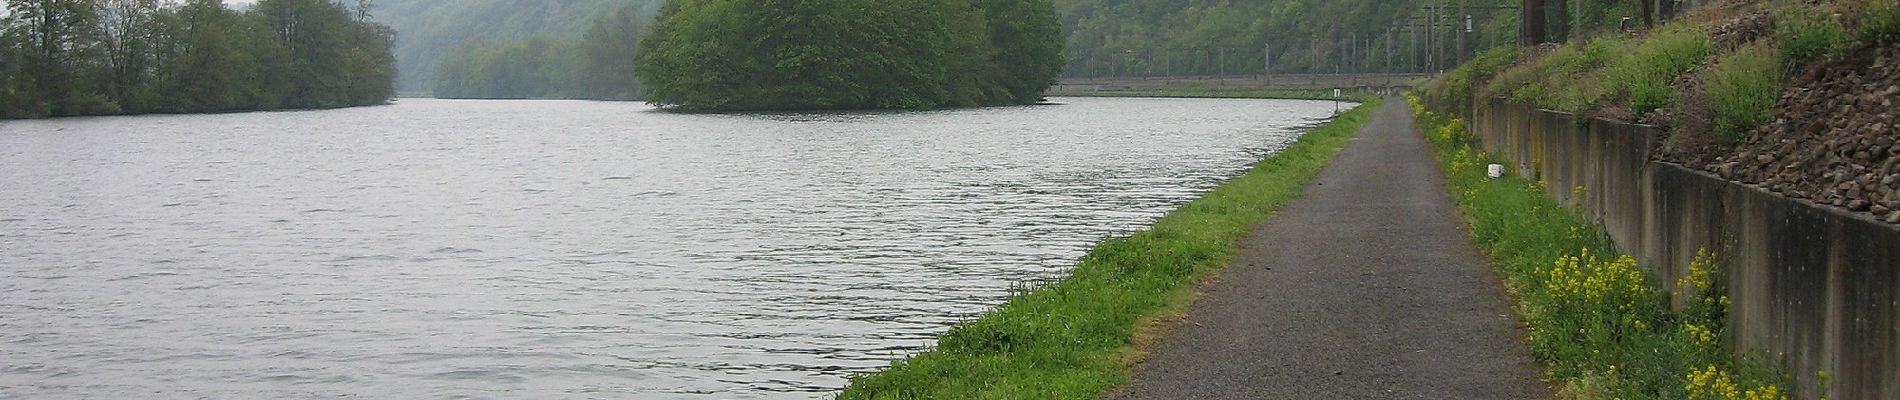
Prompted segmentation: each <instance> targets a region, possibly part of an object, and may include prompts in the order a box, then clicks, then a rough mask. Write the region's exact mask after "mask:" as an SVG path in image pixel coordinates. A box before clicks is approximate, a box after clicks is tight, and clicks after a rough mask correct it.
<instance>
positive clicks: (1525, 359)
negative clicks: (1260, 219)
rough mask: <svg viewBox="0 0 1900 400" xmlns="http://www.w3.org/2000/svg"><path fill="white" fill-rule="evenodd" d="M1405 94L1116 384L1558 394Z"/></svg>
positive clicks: (1148, 391)
mask: <svg viewBox="0 0 1900 400" xmlns="http://www.w3.org/2000/svg"><path fill="white" fill-rule="evenodd" d="M1464 229H1465V228H1464V226H1463V222H1462V221H1460V220H1459V219H1458V217H1457V214H1456V209H1455V205H1454V203H1453V201H1452V199H1451V198H1450V196H1449V195H1447V194H1446V193H1445V188H1444V177H1443V175H1442V172H1440V170H1439V169H1438V166H1437V164H1435V163H1434V162H1433V161H1432V159H1431V155H1430V149H1429V147H1427V145H1426V144H1425V142H1424V140H1423V138H1421V137H1420V136H1419V135H1418V134H1416V133H1414V131H1413V125H1412V116H1411V114H1410V111H1409V110H1407V108H1406V106H1405V102H1404V101H1402V100H1398V99H1392V100H1388V101H1386V102H1385V105H1384V107H1383V108H1380V109H1379V110H1377V111H1376V112H1375V113H1374V117H1373V120H1372V121H1371V122H1369V123H1368V124H1367V125H1366V126H1365V127H1364V128H1363V130H1362V131H1361V132H1360V136H1359V138H1358V139H1356V140H1355V141H1354V142H1353V143H1352V144H1350V145H1348V146H1347V147H1346V149H1345V150H1343V151H1341V152H1340V154H1339V158H1338V159H1336V160H1334V162H1333V164H1332V165H1331V166H1329V167H1327V169H1326V170H1325V171H1324V172H1322V173H1321V175H1320V177H1319V178H1318V179H1316V180H1315V181H1314V182H1313V184H1312V186H1310V187H1308V188H1307V194H1306V195H1305V197H1302V198H1300V199H1299V200H1296V201H1294V202H1292V203H1290V204H1287V205H1286V206H1285V207H1284V208H1282V209H1280V211H1279V213H1278V214H1277V215H1275V216H1274V217H1273V218H1271V219H1269V220H1268V221H1267V222H1266V223H1265V224H1264V225H1262V226H1260V227H1259V228H1258V229H1257V230H1256V231H1255V232H1254V233H1253V234H1252V235H1251V236H1250V237H1248V238H1247V239H1246V242H1245V243H1244V244H1243V245H1242V249H1241V252H1240V255H1239V256H1238V257H1237V258H1236V259H1235V260H1234V264H1233V265H1231V266H1229V267H1228V268H1227V269H1226V270H1225V271H1224V272H1223V273H1222V276H1221V278H1220V279H1219V280H1218V281H1216V282H1214V283H1212V284H1210V285H1208V287H1206V288H1205V289H1206V294H1205V296H1203V297H1202V298H1201V299H1200V300H1199V301H1198V302H1196V303H1195V304H1194V306H1193V307H1191V308H1190V310H1189V315H1188V320H1187V322H1186V323H1184V324H1182V325H1181V327H1180V328H1177V329H1176V330H1174V331H1173V332H1170V333H1169V335H1168V337H1167V339H1165V340H1164V341H1163V342H1162V343H1161V344H1160V345H1159V346H1157V348H1155V349H1153V353H1152V354H1150V357H1149V359H1148V361H1146V362H1144V363H1143V364H1142V365H1140V366H1138V367H1136V368H1135V372H1134V376H1133V378H1132V380H1131V382H1130V384H1129V385H1128V386H1126V387H1124V388H1122V389H1121V390H1120V391H1118V392H1116V393H1114V394H1112V395H1110V396H1109V397H1110V398H1113V399H1531V398H1550V397H1551V394H1550V392H1549V389H1548V388H1547V386H1546V385H1545V384H1543V383H1542V382H1541V381H1540V379H1541V378H1542V374H1543V372H1542V371H1543V370H1542V366H1541V365H1540V364H1539V363H1537V362H1536V361H1535V360H1534V359H1532V358H1531V357H1530V355H1529V349H1528V346H1527V345H1526V344H1525V342H1524V332H1522V330H1521V328H1520V323H1519V321H1518V319H1517V317H1516V315H1515V314H1514V313H1513V312H1512V311H1511V310H1510V308H1509V307H1508V305H1507V299H1506V295H1505V291H1504V288H1503V287H1502V286H1501V284H1500V283H1499V282H1498V279H1497V277H1496V275H1495V274H1494V273H1493V272H1492V271H1491V270H1490V267H1489V266H1488V265H1487V264H1486V263H1485V260H1484V258H1483V257H1482V256H1481V255H1480V254H1479V252H1478V250H1477V249H1476V248H1475V247H1473V246H1472V244H1471V243H1470V240H1469V239H1468V238H1467V236H1466V232H1465V230H1464Z"/></svg>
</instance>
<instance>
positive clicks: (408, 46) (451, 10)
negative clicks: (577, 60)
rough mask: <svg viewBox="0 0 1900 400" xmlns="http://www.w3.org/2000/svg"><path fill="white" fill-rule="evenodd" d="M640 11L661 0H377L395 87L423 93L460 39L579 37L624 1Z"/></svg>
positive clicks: (656, 7)
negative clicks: (389, 38) (391, 46)
mask: <svg viewBox="0 0 1900 400" xmlns="http://www.w3.org/2000/svg"><path fill="white" fill-rule="evenodd" d="M630 3H631V4H639V7H640V9H641V10H642V11H643V13H644V15H645V16H648V17H651V16H652V15H653V14H656V13H658V12H659V9H660V6H661V5H662V4H664V3H665V1H664V0H532V1H525V0H453V1H443V0H378V1H377V2H376V3H375V4H376V5H375V8H373V9H372V13H373V14H374V15H375V18H376V21H377V22H381V23H383V24H386V25H389V27H390V28H393V29H395V30H396V47H395V52H396V69H397V78H396V89H397V91H399V92H401V93H403V94H411V95H416V94H427V93H429V91H430V88H431V85H432V83H433V81H434V75H435V71H436V66H437V64H439V63H440V62H441V60H442V57H443V55H445V54H447V53H448V52H449V51H450V50H452V49H454V48H456V46H457V45H459V44H462V43H463V42H464V41H470V40H487V41H491V42H518V41H523V40H527V39H528V38H531V37H534V36H537V35H538V36H543V37H548V38H568V37H575V36H579V35H580V34H581V32H583V31H585V30H586V29H587V28H588V27H589V26H591V25H592V24H593V23H594V21H595V20H596V19H598V18H600V17H602V16H607V15H611V14H612V13H613V12H614V10H616V9H619V8H620V7H621V6H623V5H626V4H630Z"/></svg>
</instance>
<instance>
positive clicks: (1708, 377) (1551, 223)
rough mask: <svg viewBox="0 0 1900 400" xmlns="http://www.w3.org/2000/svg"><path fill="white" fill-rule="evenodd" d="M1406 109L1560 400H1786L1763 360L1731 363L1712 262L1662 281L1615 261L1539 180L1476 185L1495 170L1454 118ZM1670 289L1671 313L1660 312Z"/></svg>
mask: <svg viewBox="0 0 1900 400" xmlns="http://www.w3.org/2000/svg"><path fill="white" fill-rule="evenodd" d="M1412 102H1413V107H1414V108H1413V112H1414V113H1416V114H1417V115H1418V120H1419V124H1420V129H1421V131H1423V132H1424V133H1425V135H1426V136H1427V137H1428V138H1429V139H1430V140H1431V141H1432V142H1433V145H1434V151H1435V153H1436V154H1437V156H1438V159H1439V161H1440V164H1441V166H1442V167H1443V168H1444V169H1445V173H1446V176H1447V178H1448V180H1449V183H1450V184H1449V185H1448V186H1449V187H1448V190H1450V191H1451V192H1452V193H1453V195H1454V196H1455V197H1456V198H1457V199H1458V202H1459V205H1460V208H1461V209H1462V211H1463V214H1464V216H1465V217H1466V218H1467V219H1468V220H1469V223H1470V226H1471V237H1472V239H1473V241H1475V242H1476V243H1477V245H1478V246H1479V247H1480V248H1482V249H1483V250H1484V252H1485V253H1486V254H1487V255H1489V256H1490V257H1491V259H1492V264H1493V266H1494V267H1495V268H1497V270H1498V272H1499V273H1500V275H1503V276H1504V278H1505V281H1506V286H1507V287H1508V288H1509V289H1510V291H1511V293H1512V294H1513V296H1514V297H1515V299H1516V300H1517V305H1516V309H1517V311H1518V313H1520V314H1521V315H1522V316H1523V317H1524V319H1525V320H1526V321H1527V322H1528V324H1529V328H1530V342H1531V349H1532V352H1533V354H1534V355H1535V356H1536V357H1537V358H1538V359H1540V360H1542V361H1543V362H1544V363H1546V364H1547V365H1548V367H1549V373H1550V378H1551V380H1552V382H1553V384H1554V385H1556V386H1557V387H1558V388H1559V393H1558V394H1559V397H1564V398H1577V399H1609V398H1620V399H1781V398H1785V395H1787V394H1788V392H1789V390H1787V389H1786V388H1788V387H1789V386H1788V383H1787V382H1788V380H1789V378H1788V377H1786V376H1783V375H1781V373H1780V372H1779V371H1777V370H1775V369H1774V368H1771V365H1770V364H1768V363H1767V362H1764V361H1762V360H1759V359H1756V358H1752V357H1739V358H1738V357H1735V356H1733V354H1734V353H1733V352H1732V351H1731V349H1733V348H1734V346H1735V343H1734V340H1735V339H1734V335H1733V334H1731V333H1730V332H1729V328H1728V317H1727V316H1728V307H1729V305H1730V300H1729V298H1728V296H1727V295H1726V293H1727V291H1726V287H1725V285H1726V282H1725V280H1724V279H1723V274H1722V273H1720V271H1718V270H1717V267H1716V260H1717V259H1718V258H1719V257H1721V255H1720V254H1711V253H1707V252H1705V253H1704V254H1703V255H1702V256H1700V257H1697V259H1696V261H1695V262H1694V263H1692V264H1691V265H1690V267H1689V268H1688V269H1689V270H1690V271H1691V273H1690V274H1689V275H1688V276H1685V277H1683V278H1682V279H1680V280H1678V281H1675V282H1667V281H1662V280H1661V279H1658V278H1657V277H1656V276H1655V275H1653V274H1649V273H1646V272H1645V271H1646V270H1645V269H1644V268H1642V267H1640V266H1639V265H1637V262H1636V260H1635V259H1633V258H1631V257H1629V256H1626V255H1623V254H1622V253H1620V252H1619V250H1618V246H1617V245H1616V243H1615V242H1614V241H1613V240H1612V239H1611V237H1610V235H1609V234H1608V233H1606V232H1605V231H1604V229H1603V228H1602V227H1601V226H1597V225H1594V224H1591V223H1588V222H1586V220H1584V219H1583V218H1581V217H1579V216H1578V215H1577V214H1576V213H1575V212H1573V211H1572V210H1571V209H1570V208H1568V206H1566V205H1565V204H1563V203H1562V202H1559V201H1558V200H1557V199H1555V198H1553V197H1552V196H1551V195H1549V194H1547V193H1546V187H1545V186H1544V183H1543V182H1541V181H1536V180H1531V179H1526V178H1523V177H1519V176H1514V175H1507V176H1504V177H1502V178H1499V179H1486V177H1485V174H1486V172H1487V171H1486V166H1487V165H1489V164H1492V163H1499V161H1497V159H1496V158H1495V157H1493V156H1491V155H1488V154H1485V153H1484V152H1483V150H1482V149H1480V148H1479V147H1478V146H1477V145H1476V144H1475V143H1474V141H1475V139H1474V138H1473V137H1472V135H1471V133H1470V132H1468V131H1466V129H1465V123H1464V121H1463V120H1461V119H1459V118H1457V117H1454V116H1447V115H1444V114H1438V113H1433V112H1430V111H1427V110H1426V108H1425V106H1424V105H1423V103H1422V102H1421V101H1419V100H1418V99H1416V98H1413V99H1412ZM1579 190H1582V188H1579ZM1671 289H1673V290H1676V291H1678V294H1679V295H1678V298H1679V300H1680V301H1681V303H1679V304H1680V305H1681V306H1680V307H1676V308H1672V307H1671V303H1670V302H1671V300H1670V297H1669V292H1668V290H1671Z"/></svg>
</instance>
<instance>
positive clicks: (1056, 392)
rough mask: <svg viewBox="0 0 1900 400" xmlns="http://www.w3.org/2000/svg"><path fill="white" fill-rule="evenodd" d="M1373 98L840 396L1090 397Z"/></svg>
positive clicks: (1313, 169) (1290, 195) (1120, 372)
mask: <svg viewBox="0 0 1900 400" xmlns="http://www.w3.org/2000/svg"><path fill="white" fill-rule="evenodd" d="M1379 106H1380V104H1379V101H1373V102H1369V103H1365V104H1363V105H1361V106H1359V107H1358V108H1356V109H1354V110H1352V111H1350V112H1347V113H1345V114H1343V115H1341V116H1340V117H1338V118H1337V119H1335V120H1333V121H1332V122H1329V123H1327V124H1326V125H1324V126H1322V127H1320V128H1318V129H1315V130H1313V131H1312V132H1308V133H1307V134H1306V135H1305V136H1302V137H1301V138H1300V140H1299V141H1298V142H1296V143H1294V144H1293V145H1292V146H1291V147H1288V148H1287V149H1286V150H1284V151H1282V152H1280V153H1279V154H1277V155H1274V156H1272V157H1270V158H1268V159H1266V160H1263V161H1261V162H1260V163H1259V164H1257V165H1255V166H1254V168H1253V169H1252V170H1251V171H1249V172H1248V173H1247V174H1246V175H1244V176H1241V177H1240V178H1237V179H1234V180H1233V181H1230V182H1228V183H1227V184H1225V185H1221V186H1220V187H1219V188H1216V189H1214V190H1213V191H1210V192H1208V193H1207V194H1206V195H1205V196H1203V197H1201V198H1200V199H1197V200H1195V201H1193V202H1190V203H1188V204H1187V205H1185V206H1182V207H1181V208H1180V209H1177V210H1175V211H1174V212H1171V213H1169V214H1168V215H1167V216H1165V217H1163V218H1161V219H1160V220H1159V221H1156V222H1155V225H1154V227H1153V228H1151V229H1149V230H1147V231H1143V232H1140V233H1136V234H1134V235H1133V236H1129V237H1123V238H1115V239H1110V240H1107V241H1104V242H1102V243H1101V244H1100V245H1099V246H1097V247H1096V248H1095V249H1093V250H1091V251H1089V253H1088V254H1087V255H1086V256H1084V257H1082V259H1081V260H1080V261H1079V262H1077V264H1076V267H1075V269H1074V271H1073V272H1072V274H1071V275H1070V276H1069V277H1068V278H1066V279H1063V280H1061V281H1059V282H1056V283H1053V284H1050V285H1047V286H1043V287H1040V288H1036V289H1034V290H1028V291H1023V292H1021V293H1017V294H1015V295H1013V296H1011V297H1010V298H1009V300H1008V301H1007V302H1005V303H1004V304H1003V305H1001V306H999V307H997V308H996V310H994V311H992V312H990V313H988V314H986V315H984V316H983V317H981V318H978V319H976V320H974V321H969V322H966V323H963V324H961V325H958V326H956V327H954V328H951V329H950V331H949V332H946V333H944V334H943V335H942V336H940V337H939V338H938V343H937V347H936V348H935V349H932V350H929V351H925V352H923V353H921V354H917V355H916V356H914V357H911V358H910V359H908V360H904V361H901V362H897V363H894V364H892V365H891V367H890V368H889V369H886V370H884V371H882V372H879V373H875V374H870V375H864V376H857V377H853V378H852V379H851V384H850V386H849V387H847V388H846V389H845V391H844V393H843V394H841V395H840V396H839V398H841V399H1081V398H1096V397H1099V396H1101V395H1102V393H1104V392H1106V391H1108V390H1110V389H1112V388H1114V387H1115V386H1117V385H1120V384H1121V383H1122V382H1123V380H1125V379H1126V375H1127V373H1128V366H1129V365H1130V361H1131V360H1132V359H1134V358H1136V357H1137V355H1138V354H1139V351H1140V349H1138V348H1136V347H1135V343H1136V337H1137V333H1138V332H1140V330H1141V329H1142V328H1143V326H1151V325H1153V324H1154V323H1155V322H1154V321H1158V320H1160V319H1161V317H1162V316H1164V315H1169V314H1171V313H1178V312H1180V311H1181V310H1184V309H1185V307H1186V306H1187V304H1188V303H1190V302H1191V301H1192V300H1193V294H1194V283H1195V282H1196V281H1198V280H1201V279H1204V278H1206V277H1208V276H1210V275H1211V274H1213V273H1215V272H1216V271H1218V270H1219V269H1220V268H1222V267H1224V266H1225V265H1227V263H1228V261H1229V259H1231V258H1232V257H1233V256H1234V254H1235V252H1236V251H1237V249H1236V246H1237V241H1238V240H1239V239H1241V238H1242V237H1243V236H1244V235H1246V234H1247V233H1248V232H1250V231H1251V230H1252V229H1253V227H1254V225H1256V224H1258V223H1260V222H1261V221H1263V220H1265V219H1266V218H1267V217H1268V216H1269V215H1270V214H1271V213H1272V212H1273V210H1274V209H1276V208H1278V207H1280V205H1282V204H1285V203H1286V202H1288V201H1290V200H1292V199H1294V198H1295V197H1298V196H1299V195H1300V194H1301V193H1302V192H1303V191H1304V188H1305V187H1306V182H1307V181H1309V180H1311V179H1312V178H1313V177H1314V176H1316V175H1318V174H1319V172H1320V170H1321V169H1322V168H1323V167H1324V166H1325V165H1326V164H1327V163H1328V162H1329V161H1331V160H1332V158H1333V155H1334V154H1335V153H1337V152H1338V151H1339V149H1340V148H1342V147H1344V146H1345V145H1346V143H1348V142H1349V141H1351V139H1352V137H1353V136H1354V135H1355V134H1356V133H1357V132H1358V129H1359V126H1360V125H1362V124H1363V123H1365V122H1366V120H1367V119H1368V118H1369V114H1370V113H1371V112H1372V111H1373V110H1376V109H1378V108H1379Z"/></svg>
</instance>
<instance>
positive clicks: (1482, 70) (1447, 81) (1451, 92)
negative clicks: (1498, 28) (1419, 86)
mask: <svg viewBox="0 0 1900 400" xmlns="http://www.w3.org/2000/svg"><path fill="white" fill-rule="evenodd" d="M1523 56H1524V48H1522V47H1518V46H1501V47H1497V48H1493V49H1490V50H1485V51H1484V52H1481V53H1478V55H1477V56H1475V57H1472V58H1471V61H1468V62H1465V64H1464V65H1461V66H1459V67H1458V68H1457V69H1453V70H1452V71H1451V72H1449V73H1446V74H1445V77H1444V78H1443V79H1444V81H1443V84H1439V85H1432V86H1431V87H1428V88H1426V90H1428V91H1432V93H1430V94H1428V95H1427V97H1429V98H1433V99H1440V100H1442V101H1448V102H1450V104H1471V101H1472V100H1473V98H1474V97H1475V96H1476V93H1474V88H1476V87H1477V85H1478V83H1481V82H1486V81H1490V80H1491V78H1492V77H1494V76H1497V74H1498V72H1501V71H1503V70H1504V69H1505V68H1509V67H1510V66H1511V65H1512V64H1516V63H1517V61H1518V59H1519V58H1521V57H1523Z"/></svg>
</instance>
